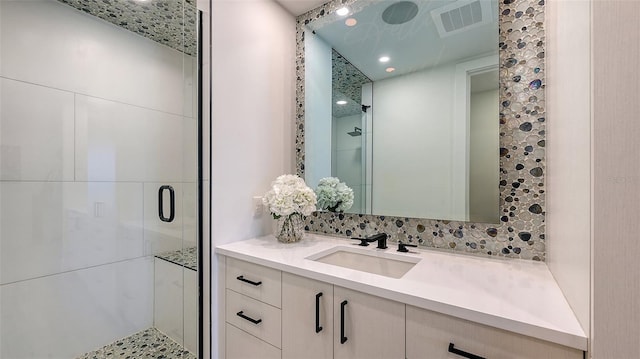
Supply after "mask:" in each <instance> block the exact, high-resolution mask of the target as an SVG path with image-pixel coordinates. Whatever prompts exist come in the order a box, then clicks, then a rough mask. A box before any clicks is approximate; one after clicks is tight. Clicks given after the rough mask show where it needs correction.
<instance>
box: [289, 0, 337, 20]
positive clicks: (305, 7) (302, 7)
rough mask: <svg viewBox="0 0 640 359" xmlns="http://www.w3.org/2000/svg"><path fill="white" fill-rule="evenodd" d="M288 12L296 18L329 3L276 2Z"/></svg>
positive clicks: (318, 0) (306, 0) (315, 0)
mask: <svg viewBox="0 0 640 359" xmlns="http://www.w3.org/2000/svg"><path fill="white" fill-rule="evenodd" d="M276 2H277V3H279V4H280V5H282V7H284V8H285V9H287V11H289V12H290V13H291V14H293V15H294V16H298V15H302V14H304V13H305V12H307V11H309V10H312V9H315V8H317V7H318V6H320V5H322V4H324V3H326V2H328V0H276Z"/></svg>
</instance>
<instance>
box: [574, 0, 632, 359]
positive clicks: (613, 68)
mask: <svg viewBox="0 0 640 359" xmlns="http://www.w3.org/2000/svg"><path fill="white" fill-rule="evenodd" d="M590 3H591V16H592V39H591V44H592V53H591V54H592V61H593V63H592V68H591V69H592V75H593V77H592V82H591V83H592V86H593V87H592V90H593V92H592V111H593V112H592V121H593V122H592V132H591V138H592V149H593V152H592V154H593V156H592V171H591V173H592V180H593V182H592V186H591V189H592V191H593V192H592V193H593V197H592V208H593V211H592V213H591V218H592V220H593V222H592V229H593V232H592V238H593V243H592V248H593V253H592V258H593V262H592V267H591V268H592V275H593V276H592V293H593V297H592V300H593V302H592V308H593V309H592V310H593V312H592V313H593V315H592V318H591V325H592V328H591V339H592V344H591V345H592V354H593V357H594V358H597V359H605V358H633V357H637V356H638V338H640V305H639V298H640V280H639V279H640V278H639V273H640V261H639V260H638V258H639V257H640V246H638V233H639V232H640V221H639V220H638V219H639V218H640V201H638V189H639V188H640V167H638V162H639V161H638V153H639V152H638V138H640V121H638V113H639V112H640V101H638V94H639V93H640V71H638V63H640V44H639V43H638V34H639V33H640V22H639V21H638V14H640V2H638V1H593V2H590ZM583 31H586V30H584V29H583Z"/></svg>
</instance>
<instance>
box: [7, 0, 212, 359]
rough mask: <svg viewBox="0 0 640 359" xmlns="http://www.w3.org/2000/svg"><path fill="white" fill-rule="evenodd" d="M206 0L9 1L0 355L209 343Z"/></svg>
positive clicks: (192, 349) (185, 349)
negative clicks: (204, 269) (204, 193)
mask: <svg viewBox="0 0 640 359" xmlns="http://www.w3.org/2000/svg"><path fill="white" fill-rule="evenodd" d="M198 31H199V30H198V10H197V9H196V3H195V0H149V1H138V0H110V1H103V0H29V1H25V0H15V1H12V0H0V150H1V153H0V359H20V358H103V357H105V358H106V357H109V358H112V357H115V358H117V357H123V358H124V357H131V358H142V357H156V356H157V355H160V354H163V355H164V356H165V357H167V358H196V357H197V356H198V352H199V350H198V348H199V344H200V343H198V341H199V333H198V328H199V323H198V320H199V318H200V315H199V313H198V311H199V308H198V293H199V288H198V282H199V281H198V268H199V263H198V243H199V240H198V234H199V225H200V224H199V210H198V203H199V196H200V193H199V187H198V183H199V175H198V172H199V171H198V169H199V156H198V151H199V148H198V143H199V139H200V134H199V132H198V129H199V116H198V113H199V103H198V102H199V101H198V76H199V74H198V49H199V46H198Z"/></svg>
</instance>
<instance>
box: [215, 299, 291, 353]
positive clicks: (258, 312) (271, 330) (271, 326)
mask: <svg viewBox="0 0 640 359" xmlns="http://www.w3.org/2000/svg"><path fill="white" fill-rule="evenodd" d="M226 300H227V304H226V318H227V323H230V324H233V325H234V326H236V327H238V328H240V329H242V330H244V331H245V332H247V333H249V334H251V335H254V336H256V337H258V338H260V339H262V340H264V341H265V342H267V343H269V344H271V345H273V346H275V347H278V348H281V339H282V330H281V328H282V322H281V320H282V318H281V316H280V309H278V308H276V307H273V306H271V305H269V304H265V303H263V302H260V301H258V300H255V299H252V298H249V297H247V296H244V295H242V294H239V293H236V292H234V291H233V290H231V289H227V297H226ZM255 321H259V322H257V323H256V322H255Z"/></svg>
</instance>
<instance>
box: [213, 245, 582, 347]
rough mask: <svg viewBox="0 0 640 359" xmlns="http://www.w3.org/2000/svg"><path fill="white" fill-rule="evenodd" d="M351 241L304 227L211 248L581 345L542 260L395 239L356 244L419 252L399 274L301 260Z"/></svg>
mask: <svg viewBox="0 0 640 359" xmlns="http://www.w3.org/2000/svg"><path fill="white" fill-rule="evenodd" d="M357 243H358V242H356V241H349V240H345V239H342V238H334V237H329V236H324V235H318V234H312V233H307V234H305V238H304V239H303V240H302V241H301V242H298V243H294V244H283V243H279V242H278V241H277V240H276V239H275V238H274V237H273V236H265V237H261V238H255V239H250V240H245V241H240V242H234V243H230V244H225V245H222V246H219V247H217V248H216V250H215V251H216V253H218V254H222V255H225V256H228V257H233V258H237V259H241V260H245V261H249V262H253V263H256V264H261V265H264V266H267V267H271V268H275V269H279V270H282V271H285V272H289V273H293V274H298V275H301V276H304V277H308V278H312V279H317V280H320V281H324V282H328V283H331V284H335V285H338V286H342V287H346V288H351V289H354V290H357V291H361V292H364V293H368V294H371V295H376V296H379V297H383V298H387V299H390V300H395V301H398V302H402V303H406V304H409V305H413V306H416V307H420V308H424V309H428V310H433V311H435V312H439V313H443V314H448V315H451V316H454V317H457V318H462V319H466V320H470V321H473V322H477V323H480V324H485V325H489V326H492V327H496V328H500V329H504V330H508V331H512V332H515V333H520V334H523V335H527V336H531V337H535V338H539V339H542V340H546V341H550V342H553V343H557V344H562V345H565V346H568V347H572V348H576V349H580V350H586V349H587V337H586V335H585V334H584V331H583V330H582V328H581V326H580V324H579V323H578V320H577V319H576V317H575V315H574V314H573V311H572V310H571V308H570V307H569V304H568V303H567V301H566V299H565V298H564V295H563V294H562V291H561V290H560V288H559V287H558V284H557V283H556V282H555V280H554V279H553V276H552V275H551V272H549V269H548V268H547V266H546V265H545V264H544V263H539V262H534V261H525V260H514V259H497V258H482V257H475V256H469V255H464V254H453V253H448V252H442V251H437V250H415V248H410V249H411V250H412V253H399V252H396V248H397V244H395V243H389V244H388V246H389V248H388V249H385V250H381V249H376V248H375V243H372V245H371V246H369V247H358V248H364V249H365V250H370V251H374V252H375V251H382V252H387V253H393V254H398V255H404V256H411V257H419V258H421V260H420V262H419V263H418V264H416V265H415V266H414V267H413V268H412V269H410V270H409V271H408V272H407V273H406V274H405V275H404V276H403V277H402V278H400V279H394V278H389V277H385V276H380V275H376V274H370V273H367V272H361V271H357V270H352V269H347V268H343V267H338V266H334V265H330V264H325V263H321V262H315V261H312V260H309V259H306V257H308V256H311V255H313V254H316V253H318V252H321V251H324V250H327V249H330V248H332V247H335V246H336V245H342V246H351V245H353V244H357ZM356 247H357V246H356Z"/></svg>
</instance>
